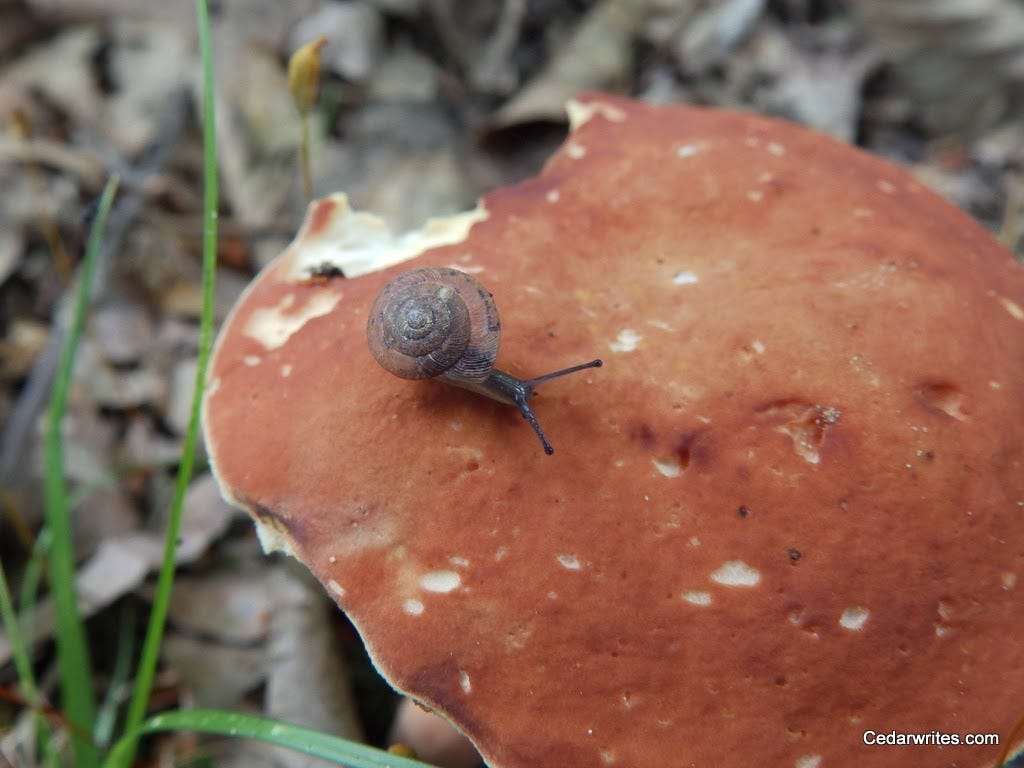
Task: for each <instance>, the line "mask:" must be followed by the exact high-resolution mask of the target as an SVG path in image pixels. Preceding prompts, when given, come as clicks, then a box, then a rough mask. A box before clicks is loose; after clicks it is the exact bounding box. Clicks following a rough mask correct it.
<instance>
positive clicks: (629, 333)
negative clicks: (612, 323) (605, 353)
mask: <svg viewBox="0 0 1024 768" xmlns="http://www.w3.org/2000/svg"><path fill="white" fill-rule="evenodd" d="M643 338H644V337H643V336H641V335H640V334H639V333H637V332H636V331H634V330H633V329H632V328H623V329H622V330H621V331H619V335H618V336H617V337H616V339H615V341H612V342H609V343H608V348H609V349H611V351H612V352H632V351H633V350H634V349H636V348H637V345H638V344H639V343H640V342H641V341H642V340H643Z"/></svg>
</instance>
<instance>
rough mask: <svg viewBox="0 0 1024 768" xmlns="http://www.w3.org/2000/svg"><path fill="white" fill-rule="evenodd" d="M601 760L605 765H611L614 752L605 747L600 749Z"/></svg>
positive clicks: (613, 759)
mask: <svg viewBox="0 0 1024 768" xmlns="http://www.w3.org/2000/svg"><path fill="white" fill-rule="evenodd" d="M600 754H601V762H603V763H604V764H605V765H613V764H614V763H615V752H614V751H612V750H610V749H608V748H607V747H606V748H604V749H602V750H600Z"/></svg>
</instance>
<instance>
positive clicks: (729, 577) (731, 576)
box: [711, 560, 761, 587]
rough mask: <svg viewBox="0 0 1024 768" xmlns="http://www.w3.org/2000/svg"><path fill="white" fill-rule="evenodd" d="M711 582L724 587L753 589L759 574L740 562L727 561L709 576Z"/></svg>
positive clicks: (759, 579) (754, 569)
mask: <svg viewBox="0 0 1024 768" xmlns="http://www.w3.org/2000/svg"><path fill="white" fill-rule="evenodd" d="M711 580H712V581H714V582H717V583H719V584H721V585H722V586H725V587H755V586H757V585H758V584H759V583H760V581H761V573H760V572H759V571H758V570H757V569H756V568H752V567H751V566H749V565H747V564H746V563H745V562H743V561H742V560H727V561H725V562H724V563H722V565H721V566H719V568H718V570H716V571H715V572H714V573H712V574H711Z"/></svg>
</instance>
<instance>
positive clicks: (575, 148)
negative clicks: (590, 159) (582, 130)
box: [565, 141, 587, 160]
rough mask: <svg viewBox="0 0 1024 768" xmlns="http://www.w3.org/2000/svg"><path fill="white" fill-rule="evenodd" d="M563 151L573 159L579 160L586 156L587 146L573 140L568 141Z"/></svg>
mask: <svg viewBox="0 0 1024 768" xmlns="http://www.w3.org/2000/svg"><path fill="white" fill-rule="evenodd" d="M565 153H566V154H567V155H568V156H569V157H571V158H572V159H573V160H580V159H582V158H584V157H586V154H587V148H586V147H584V146H583V145H582V144H578V143H576V142H575V141H570V142H569V143H568V145H566V148H565Z"/></svg>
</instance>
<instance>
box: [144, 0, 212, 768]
mask: <svg viewBox="0 0 1024 768" xmlns="http://www.w3.org/2000/svg"><path fill="white" fill-rule="evenodd" d="M196 22H197V26H198V31H199V53H200V58H201V61H202V72H203V110H202V112H203V311H202V317H201V319H200V323H199V351H198V359H197V365H196V379H195V385H194V389H193V393H192V408H191V411H190V414H189V422H188V429H187V431H186V433H185V441H184V444H183V446H182V451H181V461H180V463H179V465H178V478H177V483H176V485H175V488H174V500H173V502H172V504H171V510H170V515H169V516H168V521H167V533H166V536H165V538H164V556H163V562H162V563H161V566H160V574H159V576H158V578H157V586H156V593H155V594H154V597H153V608H152V611H151V613H150V616H149V623H148V625H147V627H146V637H145V640H144V641H143V646H142V654H141V656H140V658H139V666H138V669H137V671H136V676H135V686H134V689H133V690H132V698H131V702H130V703H129V705H128V713H127V716H126V719H125V731H126V732H128V733H131V732H133V731H135V730H137V729H138V727H139V726H140V724H141V723H142V720H143V718H144V717H145V714H146V705H147V703H148V701H149V695H150V691H151V690H152V687H153V679H154V676H155V674H156V667H157V661H158V660H159V655H160V645H161V643H162V641H163V633H164V627H165V625H166V622H167V611H168V607H169V605H170V599H171V587H172V586H173V584H174V570H175V565H174V559H175V553H176V552H177V547H178V534H179V532H180V530H181V515H182V509H183V507H184V501H185V492H186V490H187V489H188V485H189V481H190V480H191V479H192V469H193V467H194V464H195V450H196V442H197V441H198V437H199V412H200V404H201V401H202V393H203V383H204V381H205V380H206V369H207V366H208V364H209V360H210V348H211V347H212V345H213V286H214V278H215V274H216V265H217V194H218V190H217V145H216V126H215V122H214V91H213V56H212V52H211V51H212V49H211V44H210V20H209V13H208V9H207V4H206V0H196ZM135 747H136V743H135V741H134V740H132V742H131V745H130V747H129V749H128V752H129V760H128V761H127V763H131V758H132V757H133V756H134V753H135Z"/></svg>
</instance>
